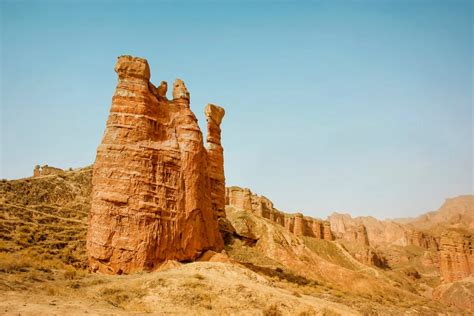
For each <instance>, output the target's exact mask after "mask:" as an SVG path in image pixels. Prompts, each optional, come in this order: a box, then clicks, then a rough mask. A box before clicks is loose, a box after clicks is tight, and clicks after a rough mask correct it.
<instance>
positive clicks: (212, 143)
mask: <svg viewBox="0 0 474 316" xmlns="http://www.w3.org/2000/svg"><path fill="white" fill-rule="evenodd" d="M204 113H205V114H206V119H207V152H208V158H209V177H210V179H211V203H212V209H213V211H214V212H215V213H216V214H217V216H218V217H219V218H224V217H225V176H224V148H223V147H222V144H221V128H220V125H221V122H222V118H223V117H224V114H225V111H224V109H223V108H221V107H219V106H217V105H214V104H208V105H207V106H206V109H205V110H204Z"/></svg>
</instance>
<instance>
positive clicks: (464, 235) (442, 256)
mask: <svg viewBox="0 0 474 316" xmlns="http://www.w3.org/2000/svg"><path fill="white" fill-rule="evenodd" d="M439 265H440V272H441V276H442V277H443V281H444V282H453V281H456V280H461V279H463V278H465V277H468V276H470V275H472V274H474V236H472V235H471V234H470V233H468V232H464V231H461V230H454V229H453V230H447V231H445V232H443V233H442V235H441V240H440V250H439Z"/></svg>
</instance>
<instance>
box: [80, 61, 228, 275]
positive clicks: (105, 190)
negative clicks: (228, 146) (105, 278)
mask: <svg viewBox="0 0 474 316" xmlns="http://www.w3.org/2000/svg"><path fill="white" fill-rule="evenodd" d="M115 71H116V72H117V74H118V78H119V80H118V84H117V88H116V90H115V94H114V96H113V99H112V106H111V109H110V114H109V118H108V121H107V127H106V130H105V133H104V135H103V138H102V143H101V144H100V146H99V147H98V149H97V156H96V161H95V164H94V170H93V179H92V184H93V192H92V207H91V212H90V216H89V230H88V236H87V251H88V258H89V264H90V267H91V269H92V270H93V271H100V272H105V273H118V274H120V273H130V272H133V271H139V270H150V269H154V268H156V267H157V265H158V263H160V262H163V261H165V260H178V261H186V260H194V259H196V258H197V257H198V256H199V255H200V254H201V253H203V252H204V251H206V250H215V251H219V250H221V249H222V248H223V241H222V237H221V235H220V234H219V230H218V223H217V215H218V214H217V213H215V212H214V211H213V206H212V203H213V201H221V200H223V199H225V197H224V196H223V195H222V196H218V195H219V194H217V195H216V194H214V195H213V194H212V187H211V185H212V183H211V181H212V180H211V179H215V177H216V176H215V174H216V173H215V172H214V171H213V170H216V169H219V170H221V171H222V177H220V178H219V180H220V181H222V182H223V181H224V179H223V166H217V167H216V165H218V164H219V161H217V160H216V159H211V160H212V161H210V160H209V156H211V157H214V156H215V154H214V153H213V152H212V150H211V153H210V154H209V153H208V152H207V151H206V149H205V147H204V144H203V137H202V133H201V131H200V129H199V126H198V123H197V119H196V117H195V116H194V114H193V112H192V111H191V110H190V108H189V102H190V101H189V92H188V91H187V89H186V86H185V84H184V82H183V81H182V80H179V79H178V80H176V82H175V83H174V85H173V100H171V101H169V100H168V99H167V98H166V90H167V84H166V82H162V83H161V85H160V86H159V87H158V88H156V87H154V86H153V84H151V83H150V81H149V79H150V69H149V66H148V63H147V61H146V60H145V59H142V58H135V57H130V56H121V57H119V59H118V61H117V64H116V66H115ZM210 134H212V135H213V136H214V138H213V141H214V142H218V143H219V144H220V137H219V136H220V135H216V134H215V133H212V132H211V133H210ZM221 161H222V160H221ZM210 165H212V166H213V167H212V168H209V166H210Z"/></svg>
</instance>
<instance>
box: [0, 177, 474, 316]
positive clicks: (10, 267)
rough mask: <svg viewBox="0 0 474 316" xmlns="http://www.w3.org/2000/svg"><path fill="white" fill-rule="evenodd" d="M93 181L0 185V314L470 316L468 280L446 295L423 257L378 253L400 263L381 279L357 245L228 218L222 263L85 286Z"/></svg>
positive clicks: (243, 217)
mask: <svg viewBox="0 0 474 316" xmlns="http://www.w3.org/2000/svg"><path fill="white" fill-rule="evenodd" d="M91 175H92V172H91V168H85V169H78V170H73V171H66V172H64V173H63V174H57V175H46V176H39V177H35V178H28V179H21V180H12V181H2V182H1V183H0V207H1V209H2V212H1V219H0V220H1V221H0V223H1V224H0V232H1V236H2V238H1V244H0V246H1V248H0V251H1V252H0V291H1V295H2V298H4V299H3V300H2V301H1V303H0V305H1V307H0V313H3V314H14V315H17V314H21V315H32V314H35V315H37V314H40V315H51V314H58V315H60V314H66V313H67V314H84V313H91V314H126V313H136V314H143V313H155V314H165V313H166V314H175V315H178V314H179V315H182V314H215V315H222V314H224V315H225V314H227V315H230V314H232V315H359V314H360V315H398V314H408V315H410V314H412V315H433V314H440V315H463V314H464V315H468V314H469V313H470V312H469V310H468V309H466V306H468V307H469V304H471V306H472V302H473V300H472V297H473V286H472V284H473V282H472V277H471V278H465V279H462V280H459V281H455V282H452V283H443V284H442V283H441V281H440V273H439V270H438V267H437V266H436V265H432V266H430V265H426V264H425V265H424V264H423V263H424V261H426V260H427V259H426V258H425V257H426V256H427V255H426V253H427V250H425V249H424V248H421V247H418V246H414V245H410V246H406V247H405V246H396V245H393V246H391V248H390V250H388V249H389V248H387V249H386V252H390V253H392V255H394V256H400V257H403V256H406V257H407V258H408V259H407V260H401V261H400V262H398V263H396V264H395V263H392V264H391V265H390V266H388V267H385V268H380V267H377V266H374V265H368V264H363V263H361V262H360V261H359V260H357V259H356V258H355V257H354V253H355V252H356V250H357V249H356V250H353V251H354V252H353V253H351V251H349V248H350V247H354V248H357V247H359V246H358V245H356V244H351V243H348V242H347V241H344V240H335V241H328V240H323V239H317V238H313V237H308V236H296V235H295V234H293V233H291V232H290V231H288V230H287V229H285V227H283V226H281V225H277V224H276V223H274V222H272V221H270V220H268V219H266V218H263V217H260V216H258V215H256V214H254V213H252V212H250V211H248V210H245V209H242V208H235V207H232V206H227V207H226V214H227V218H228V219H229V221H230V223H231V224H232V226H233V227H234V228H235V233H233V234H232V235H229V236H227V238H226V245H225V250H224V254H223V255H221V257H219V258H220V259H217V260H214V261H218V262H193V263H178V262H173V261H168V262H165V263H164V264H163V265H162V266H161V267H159V268H158V269H157V270H156V271H154V272H151V273H145V272H143V273H136V274H131V275H116V276H106V275H99V274H91V273H89V272H88V271H87V265H86V254H85V237H86V230H87V214H88V210H89V208H90V198H89V196H90V191H91ZM397 251H398V252H397ZM428 253H429V251H428ZM211 261H213V260H212V259H211ZM456 306H459V307H462V308H464V309H461V308H459V307H456Z"/></svg>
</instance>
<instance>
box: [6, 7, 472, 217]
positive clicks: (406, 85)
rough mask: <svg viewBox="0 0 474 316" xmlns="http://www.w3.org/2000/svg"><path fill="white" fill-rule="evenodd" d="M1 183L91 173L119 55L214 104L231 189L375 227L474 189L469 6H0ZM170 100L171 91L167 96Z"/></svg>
mask: <svg viewBox="0 0 474 316" xmlns="http://www.w3.org/2000/svg"><path fill="white" fill-rule="evenodd" d="M0 6H1V10H2V16H1V54H2V55H1V75H2V76H1V94H2V95H1V109H2V111H1V116H2V117H1V133H2V135H1V137H2V138H1V148H0V150H1V169H0V177H1V178H9V179H10V178H21V177H27V176H30V175H31V174H32V172H33V167H34V165H36V164H41V165H42V164H49V165H52V166H57V167H62V168H68V167H80V166H86V165H89V164H91V163H92V162H93V161H94V158H95V151H96V148H97V145H98V144H99V142H100V139H101V136H102V133H103V131H104V128H105V122H106V119H107V115H108V111H109V107H110V104H111V97H112V95H113V93H114V89H115V84H116V80H117V79H116V75H115V73H114V71H113V67H114V64H115V61H116V57H117V56H119V55H124V54H130V55H135V56H140V57H145V58H147V59H148V61H149V63H150V67H151V71H152V82H154V83H155V84H158V83H159V82H160V81H161V80H167V81H168V83H170V82H172V81H173V80H174V79H175V78H176V77H180V78H182V79H183V80H184V81H185V83H186V85H187V87H188V89H189V90H190V93H191V108H192V109H193V111H194V112H195V113H196V115H197V116H198V119H199V122H200V124H201V126H202V127H204V125H205V124H204V123H205V119H204V115H203V109H204V106H205V104H207V103H216V104H219V105H221V106H223V107H224V108H225V109H226V116H225V118H224V122H223V125H222V128H223V145H224V148H225V172H226V178H227V185H239V186H244V187H249V188H251V189H252V190H253V191H254V192H256V193H259V194H263V195H265V196H267V197H268V198H270V199H271V200H273V202H274V204H275V206H276V207H277V208H279V209H280V210H285V211H288V212H297V211H301V212H303V213H305V214H308V215H312V216H317V217H325V216H326V215H327V214H329V213H330V212H332V211H345V212H350V213H352V214H353V215H374V216H377V217H380V218H385V217H405V216H414V215H417V214H420V213H422V212H426V211H429V210H433V209H437V208H438V207H439V206H440V205H441V204H442V202H443V201H444V199H445V198H447V197H453V196H457V195H460V194H469V193H472V191H473V190H472V187H473V182H472V179H473V172H472V165H473V159H472V148H473V130H472V120H473V115H472V89H473V75H472V74H473V48H472V43H473V24H472V22H473V18H472V15H473V6H472V3H471V1H441V2H439V1H383V0H381V1H288V2H286V1H279V2H277V1H275V2H272V1H261V2H257V1H235V2H231V3H228V4H225V5H224V4H222V3H220V2H218V1H215V2H199V3H198V2H197V1H188V2H175V1H169V2H158V3H157V2H152V1H149V2H148V1H134V2H132V1H129V2H125V1H123V2H119V1H99V2H96V3H93V2H86V1H37V2H33V1H1V4H0ZM169 95H171V94H170V93H169Z"/></svg>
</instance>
